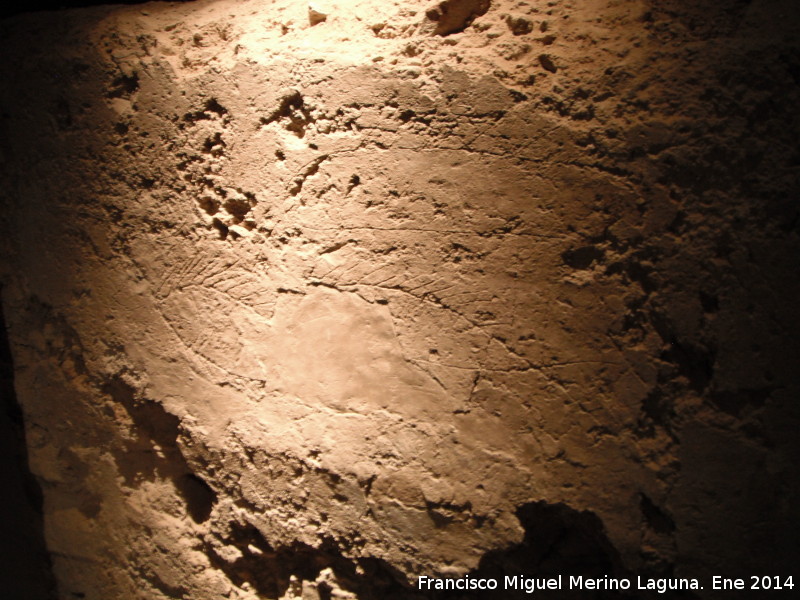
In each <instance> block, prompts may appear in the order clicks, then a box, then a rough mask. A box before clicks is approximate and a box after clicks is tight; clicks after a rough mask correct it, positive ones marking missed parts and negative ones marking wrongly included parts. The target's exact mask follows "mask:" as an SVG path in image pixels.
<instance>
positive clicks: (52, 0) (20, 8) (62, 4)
mask: <svg viewBox="0 0 800 600" xmlns="http://www.w3.org/2000/svg"><path fill="white" fill-rule="evenodd" d="M173 1H174V2H192V0H173ZM145 2H147V0H115V1H114V2H107V1H103V0H31V1H30V2H6V3H4V4H3V6H2V8H0V19H3V18H6V17H13V16H14V15H18V14H22V13H30V12H38V11H43V10H62V9H65V8H82V7H86V6H103V5H112V4H144V3H145Z"/></svg>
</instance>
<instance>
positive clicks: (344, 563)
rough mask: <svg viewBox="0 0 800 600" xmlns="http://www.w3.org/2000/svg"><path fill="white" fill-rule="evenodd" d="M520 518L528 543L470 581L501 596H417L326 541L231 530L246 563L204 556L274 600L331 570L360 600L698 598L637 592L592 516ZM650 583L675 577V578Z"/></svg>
mask: <svg viewBox="0 0 800 600" xmlns="http://www.w3.org/2000/svg"><path fill="white" fill-rule="evenodd" d="M646 502H647V503H648V505H647V509H648V511H649V514H650V515H651V517H652V519H653V520H655V521H657V523H658V525H659V526H664V527H673V526H674V525H673V524H672V523H671V521H670V520H669V518H668V517H667V516H666V515H664V514H662V513H661V512H660V509H658V508H657V507H655V506H654V505H652V502H650V501H649V499H648V500H646ZM517 517H518V518H519V520H520V523H521V524H522V525H523V527H524V528H525V538H524V539H523V541H522V542H521V543H519V544H516V545H514V546H511V547H510V548H507V549H505V550H498V551H494V552H489V553H487V554H486V555H485V556H484V557H483V558H482V559H481V561H480V565H479V567H478V568H477V569H475V570H474V571H472V572H470V573H469V574H468V575H467V576H466V577H468V578H470V579H472V580H475V579H494V580H496V581H497V588H496V589H495V590H492V591H480V590H470V591H456V590H435V589H429V590H425V589H422V590H421V589H416V588H413V587H410V586H409V585H408V584H407V583H406V582H405V581H404V578H403V577H402V576H401V575H399V574H398V573H396V572H395V571H394V570H393V569H392V567H391V566H390V565H388V564H387V563H385V562H384V561H381V560H377V559H356V560H352V559H349V558H347V557H345V556H343V555H342V553H341V551H340V550H339V548H337V546H336V544H335V543H334V542H332V541H329V540H326V541H324V542H323V544H322V545H321V546H320V547H319V548H311V547H309V546H307V545H305V544H295V545H292V546H290V547H286V548H280V549H274V548H272V547H271V546H270V545H269V544H268V543H267V542H266V541H265V540H264V539H263V537H262V536H261V534H260V533H259V532H258V530H257V529H256V528H255V527H252V526H246V527H242V526H233V527H232V529H231V531H230V537H229V538H228V539H226V540H225V543H226V544H231V545H234V546H236V547H237V548H238V549H239V550H240V551H241V553H242V555H241V557H239V558H238V559H237V560H236V561H234V562H227V561H225V560H223V559H222V558H220V557H219V556H217V555H216V553H215V552H214V550H213V549H212V548H210V547H207V552H208V554H209V557H210V558H211V561H212V563H213V564H215V566H217V567H218V568H220V569H222V570H223V571H224V572H225V573H226V575H227V576H228V577H229V578H230V579H231V581H232V582H234V583H235V584H236V585H239V586H241V585H243V584H244V583H248V584H249V585H250V586H252V587H253V588H254V589H255V590H257V591H258V593H260V594H262V595H264V596H265V597H270V598H273V597H280V596H282V595H283V594H284V593H285V592H286V590H287V589H288V588H289V586H290V585H291V582H290V580H289V575H295V576H296V577H298V578H299V579H301V580H304V581H314V580H315V579H316V578H317V577H318V575H319V574H320V572H321V571H322V570H323V569H326V568H331V569H332V570H333V572H334V573H335V574H336V578H337V580H338V583H339V584H340V585H341V586H342V587H343V588H344V589H346V590H348V591H350V592H353V593H355V594H356V595H357V596H358V598H359V599H361V600H410V599H422V598H424V599H430V600H441V599H448V600H450V599H452V600H484V599H486V600H497V598H503V599H510V600H514V599H517V598H519V599H522V598H531V597H532V595H533V596H535V595H537V594H550V595H551V597H554V598H556V597H557V598H559V600H570V599H573V598H574V599H580V600H617V599H630V598H643V597H658V598H668V599H672V598H675V599H684V600H691V599H694V598H696V596H695V595H694V594H692V593H691V592H690V591H685V590H680V591H675V590H667V591H665V592H664V593H656V592H652V593H651V592H647V591H642V590H638V589H637V579H636V575H634V574H632V573H630V572H629V571H627V570H626V569H625V568H624V566H623V565H622V561H621V559H620V557H619V555H618V553H617V551H616V550H615V549H614V547H613V546H612V545H611V543H610V542H609V540H608V538H607V536H606V534H605V531H604V529H603V524H602V522H601V521H600V519H599V518H598V517H597V516H596V515H594V514H593V513H590V512H580V511H576V510H573V509H571V508H569V507H567V506H565V505H563V504H548V503H546V502H532V503H529V504H525V505H523V506H522V507H520V508H519V510H518V511H517ZM650 575H652V576H653V577H670V576H672V574H671V573H659V574H655V573H654V574H650ZM428 576H432V574H428ZM559 576H560V580H559V583H560V586H561V587H560V588H558V589H547V588H546V587H544V586H546V585H547V581H548V580H551V579H556V578H558V577H559ZM570 576H576V577H582V578H583V581H584V582H585V581H586V580H587V579H594V580H596V583H595V584H594V585H595V586H596V587H605V588H606V589H588V587H589V585H590V584H586V585H584V586H583V587H584V589H577V584H575V585H571V581H570ZM648 576H649V575H648ZM612 580H620V581H622V580H627V581H628V582H629V585H630V587H629V589H627V590H623V589H613V588H614V585H615V584H614V582H613V581H612ZM325 585H326V584H325V583H324V582H323V583H322V584H321V585H320V586H319V588H318V589H317V591H318V593H319V596H320V598H321V599H322V600H326V599H328V598H331V597H333V596H332V595H331V592H332V590H327V591H326V587H325ZM538 586H543V587H538ZM431 587H433V586H431ZM571 587H575V588H576V589H570V588H571ZM526 588H527V589H526Z"/></svg>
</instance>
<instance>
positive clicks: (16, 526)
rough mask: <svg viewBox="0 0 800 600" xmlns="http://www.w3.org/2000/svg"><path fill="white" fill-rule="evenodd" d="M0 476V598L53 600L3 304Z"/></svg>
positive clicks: (0, 315)
mask: <svg viewBox="0 0 800 600" xmlns="http://www.w3.org/2000/svg"><path fill="white" fill-rule="evenodd" d="M0 292H2V290H1V289H0ZM0 477H2V490H3V491H2V494H0V514H2V518H1V519H0V590H2V593H0V596H2V597H3V598H24V599H25V600H54V599H55V598H56V592H55V582H54V580H53V575H52V571H51V568H50V556H49V554H48V553H47V548H46V546H45V541H44V525H43V522H42V491H41V489H40V488H39V484H38V482H37V481H36V479H35V478H34V476H33V474H32V473H31V472H30V471H29V469H28V452H27V448H26V446H25V426H24V423H23V418H22V410H21V409H20V406H19V404H18V403H17V397H16V394H15V391H14V364H13V360H12V357H11V348H10V346H9V341H8V335H7V331H6V322H5V315H4V314H3V307H2V305H1V304H0Z"/></svg>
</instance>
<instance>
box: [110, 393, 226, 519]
mask: <svg viewBox="0 0 800 600" xmlns="http://www.w3.org/2000/svg"><path fill="white" fill-rule="evenodd" d="M104 391H105V393H106V394H108V395H109V396H110V397H111V398H113V399H114V401H115V402H116V403H117V404H119V405H121V406H122V407H123V408H124V409H125V411H126V412H127V413H128V415H129V416H130V418H131V420H132V421H133V423H134V431H135V432H136V437H135V438H132V439H130V440H127V441H126V442H125V443H124V444H123V445H122V447H119V448H117V450H116V452H115V458H116V462H117V468H118V469H119V472H120V474H121V475H122V476H123V478H124V479H125V484H126V485H128V486H132V487H136V486H138V485H139V484H140V483H141V482H142V481H155V480H156V479H157V478H160V479H167V480H171V481H172V483H173V485H174V486H175V491H176V492H177V494H178V495H179V496H180V497H181V498H182V499H183V501H184V503H185V504H186V512H187V513H188V515H189V516H190V517H191V518H192V520H193V521H194V522H195V523H203V522H205V521H207V520H208V518H209V517H210V516H211V511H212V509H213V508H214V503H215V502H216V501H217V495H216V493H215V492H214V490H213V489H211V487H210V486H209V485H208V484H207V483H206V482H205V481H204V480H203V479H201V478H200V477H198V476H197V475H195V474H194V472H193V471H192V469H191V467H190V466H189V463H188V462H187V461H186V458H185V457H184V456H183V453H182V452H181V450H180V447H179V445H178V436H179V435H180V419H179V418H178V417H176V416H175V415H173V414H170V413H169V412H167V411H166V410H165V409H164V407H163V406H162V405H161V404H159V403H158V402H154V401H152V400H148V399H146V398H139V397H137V394H136V390H135V389H134V388H133V387H131V386H130V385H128V384H127V383H126V382H125V381H123V380H122V379H119V378H115V379H112V380H111V381H110V382H109V383H107V384H106V385H105V387H104Z"/></svg>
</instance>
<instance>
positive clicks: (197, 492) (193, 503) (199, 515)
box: [175, 473, 217, 523]
mask: <svg viewBox="0 0 800 600" xmlns="http://www.w3.org/2000/svg"><path fill="white" fill-rule="evenodd" d="M175 489H176V490H177V491H178V494H180V496H181V498H183V499H184V501H185V502H186V512H188V513H189V516H190V517H191V518H192V520H193V521H194V522H195V523H205V522H206V521H208V518H209V517H210V516H211V509H212V508H214V503H215V502H216V501H217V495H216V494H215V493H214V490H212V489H211V488H210V487H209V485H208V484H207V483H206V482H205V481H203V480H202V479H200V478H199V477H198V476H197V475H195V474H194V473H187V474H185V475H182V476H181V477H178V478H177V479H176V480H175Z"/></svg>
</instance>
